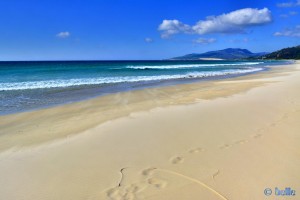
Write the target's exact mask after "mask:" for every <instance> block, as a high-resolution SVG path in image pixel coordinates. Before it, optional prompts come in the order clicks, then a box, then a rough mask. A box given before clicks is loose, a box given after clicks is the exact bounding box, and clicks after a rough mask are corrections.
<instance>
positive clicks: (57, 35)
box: [56, 31, 71, 38]
mask: <svg viewBox="0 0 300 200" xmlns="http://www.w3.org/2000/svg"><path fill="white" fill-rule="evenodd" d="M70 35H71V33H70V32H68V31H66V32H60V33H58V34H56V37H59V38H67V37H70Z"/></svg>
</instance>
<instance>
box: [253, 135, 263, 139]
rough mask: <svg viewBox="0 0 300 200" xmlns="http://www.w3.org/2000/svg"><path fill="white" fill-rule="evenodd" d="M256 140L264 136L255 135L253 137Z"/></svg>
mask: <svg viewBox="0 0 300 200" xmlns="http://www.w3.org/2000/svg"><path fill="white" fill-rule="evenodd" d="M252 137H253V138H254V139H258V138H261V137H262V134H255V135H253V136H252Z"/></svg>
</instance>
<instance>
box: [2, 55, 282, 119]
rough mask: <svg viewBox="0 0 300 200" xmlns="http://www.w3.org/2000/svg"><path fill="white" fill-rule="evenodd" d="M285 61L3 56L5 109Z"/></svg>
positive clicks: (234, 73)
mask: <svg viewBox="0 0 300 200" xmlns="http://www.w3.org/2000/svg"><path fill="white" fill-rule="evenodd" d="M277 64H283V61H281V62H278V61H261V60H260V61H49V62H46V61H43V62H0V115H3V114H10V113H16V112H23V111H28V110H33V109H39V108H44V107H49V106H54V105H58V104H63V103H70V102H75V101H80V100H84V99H88V98H92V97H96V96H100V95H104V94H108V93H113V92H120V91H126V90H132V89H139V88H145V87H158V86H161V85H171V84H178V83H184V82H191V81H201V80H203V81H205V80H209V79H221V78H228V77H232V76H240V75H245V74H249V73H254V72H259V71H262V70H266V69H267V68H268V66H270V65H277Z"/></svg>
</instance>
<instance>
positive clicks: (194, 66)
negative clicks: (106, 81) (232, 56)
mask: <svg viewBox="0 0 300 200" xmlns="http://www.w3.org/2000/svg"><path fill="white" fill-rule="evenodd" d="M259 64H263V62H240V63H223V64H222V63H215V64H182V65H143V66H127V67H126V68H128V69H183V68H197V67H222V66H224V67H225V66H249V65H259Z"/></svg>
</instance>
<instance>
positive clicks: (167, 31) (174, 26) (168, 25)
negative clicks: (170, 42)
mask: <svg viewBox="0 0 300 200" xmlns="http://www.w3.org/2000/svg"><path fill="white" fill-rule="evenodd" d="M158 30H159V31H162V34H161V37H162V38H168V37H169V36H170V35H174V34H177V33H180V32H183V33H189V32H190V31H191V27H190V26H189V25H187V24H183V23H182V22H180V21H178V20H176V19H174V20H166V19H165V20H163V22H162V23H161V24H160V25H159V27H158Z"/></svg>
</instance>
